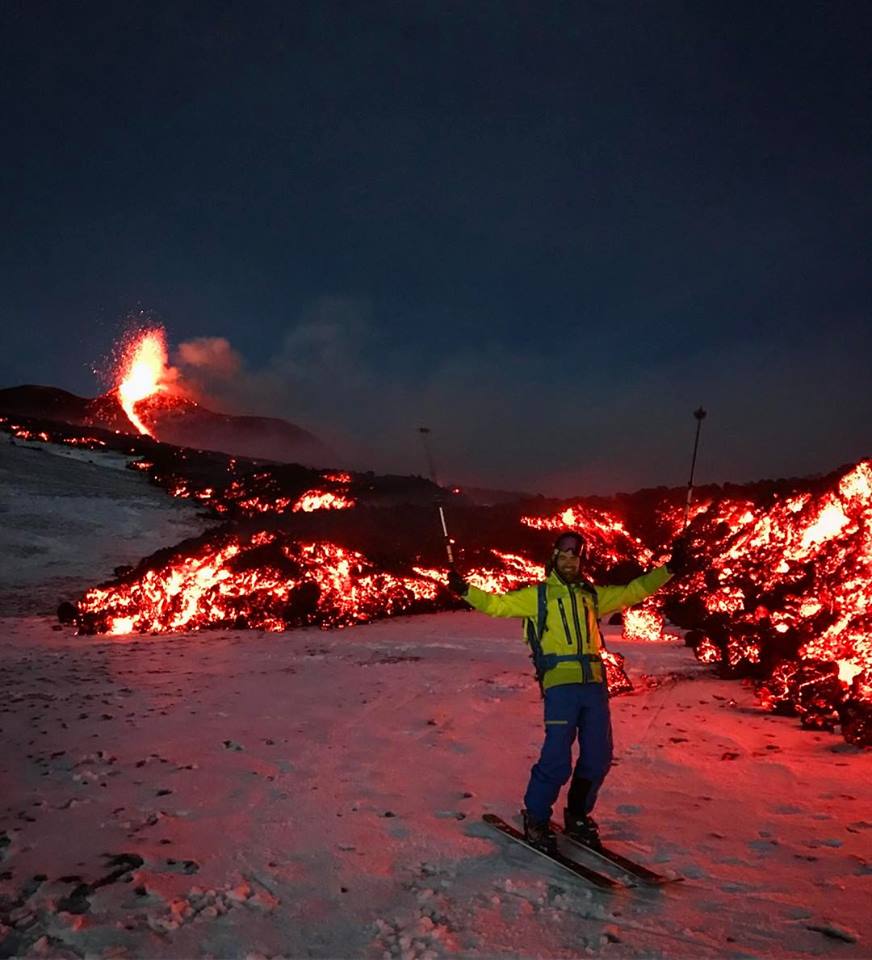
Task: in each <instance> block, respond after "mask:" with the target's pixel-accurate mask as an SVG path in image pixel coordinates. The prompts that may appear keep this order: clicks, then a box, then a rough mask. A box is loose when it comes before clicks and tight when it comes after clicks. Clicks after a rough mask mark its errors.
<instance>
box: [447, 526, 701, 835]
mask: <svg viewBox="0 0 872 960" xmlns="http://www.w3.org/2000/svg"><path fill="white" fill-rule="evenodd" d="M584 552H585V542H584V538H583V537H582V536H581V534H579V533H576V532H574V531H566V532H564V533H561V534H560V535H559V536H558V537H557V539H556V540H555V542H554V546H553V549H552V552H551V556H550V559H549V561H548V564H547V565H546V568H545V574H546V579H545V580H544V581H543V582H542V583H541V584H538V585H534V586H529V587H522V588H521V589H520V590H513V591H511V592H510V593H506V594H493V593H486V592H485V591H484V590H479V589H478V588H477V587H474V586H472V585H470V584H468V583H467V582H466V581H465V580H464V579H463V578H462V577H461V576H460V574H459V573H458V572H457V571H456V570H455V569H453V568H452V569H451V570H450V571H449V576H448V585H449V587H450V588H451V590H453V591H454V592H455V593H456V594H458V595H459V596H461V597H462V598H463V599H464V600H465V601H466V602H467V603H468V604H469V605H470V606H471V607H474V608H475V609H476V610H480V611H481V612H482V613H486V614H488V615H490V616H492V617H519V618H524V619H525V620H526V636H527V642H528V643H529V644H530V646H531V648H532V651H533V660H534V664H535V666H536V674H537V678H538V680H539V684H540V687H541V689H542V693H543V698H544V701H545V742H544V744H543V746H542V752H541V755H540V757H539V760H538V761H537V762H536V764H535V765H534V766H533V768H532V769H531V771H530V781H529V784H528V786H527V791H526V793H525V795H524V835H525V837H526V839H527V841H528V842H529V843H531V844H532V845H533V846H536V847H537V848H539V849H541V850H543V851H544V852H545V853H553V852H554V850H555V849H556V840H555V837H554V833H553V831H552V830H551V827H550V824H549V821H550V818H551V812H552V808H553V805H554V803H555V802H556V800H557V797H558V795H559V794H560V790H561V788H562V787H563V785H564V784H565V783H566V782H567V780H569V779H570V775H571V776H572V782H571V784H570V787H569V795H568V797H567V801H566V807H565V808H564V811H563V816H564V825H565V830H566V833H567V834H568V835H569V836H570V837H572V838H574V839H576V840H578V841H580V842H581V843H585V844H587V845H588V846H592V847H598V846H599V845H600V839H599V832H598V828H597V825H596V822H595V821H594V820H593V818H592V817H591V811H592V810H593V808H594V805H595V803H596V799H597V794H598V792H599V789H600V787H601V786H602V783H603V780H605V777H606V774H607V773H608V770H609V767H610V766H611V762H612V728H611V721H610V718H609V699H608V689H607V686H606V677H605V667H604V665H603V662H602V657H601V654H600V651H601V650H602V646H603V642H602V636H601V634H600V630H599V623H598V622H597V621H598V620H599V618H600V617H602V616H605V615H606V614H609V613H612V612H614V611H615V610H621V609H623V608H625V607H631V606H633V604H636V603H639V601H640V600H643V599H644V598H645V597H647V596H649V595H650V594H652V593H654V591H655V590H657V589H659V588H660V587H662V586H663V584H665V583H666V582H667V581H668V580H669V579H670V578H671V577H672V576H673V575H675V574H679V573H681V572H682V571H683V570H684V569H685V567H686V565H687V559H688V558H687V544H686V542H685V541H684V540H682V539H678V540H676V541H675V543H674V544H673V548H672V556H671V557H670V559H669V560H668V561H667V562H666V564H665V565H664V566H662V567H657V568H656V569H654V570H651V571H650V572H649V573H646V574H644V575H643V576H641V577H637V578H636V579H635V580H633V581H631V582H630V583H628V584H626V585H625V586H607V587H598V586H594V585H593V584H591V583H588V582H587V581H585V580H584V579H583V578H582V577H581V574H580V567H581V561H582V559H583V557H584ZM576 737H577V738H578V745H579V751H580V752H579V758H578V762H577V763H576V765H575V770H574V771H573V770H572V744H573V741H574V740H575V739H576Z"/></svg>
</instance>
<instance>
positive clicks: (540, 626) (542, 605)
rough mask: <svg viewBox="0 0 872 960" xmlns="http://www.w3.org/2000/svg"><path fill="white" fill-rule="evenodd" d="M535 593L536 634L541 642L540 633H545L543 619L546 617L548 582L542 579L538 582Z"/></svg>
mask: <svg viewBox="0 0 872 960" xmlns="http://www.w3.org/2000/svg"><path fill="white" fill-rule="evenodd" d="M537 594H538V604H537V615H536V635H537V637H538V638H539V643H541V642H542V634H543V633H545V621H546V620H547V619H548V584H547V583H546V582H545V581H544V580H543V581H542V583H540V584H539V587H538V590H537Z"/></svg>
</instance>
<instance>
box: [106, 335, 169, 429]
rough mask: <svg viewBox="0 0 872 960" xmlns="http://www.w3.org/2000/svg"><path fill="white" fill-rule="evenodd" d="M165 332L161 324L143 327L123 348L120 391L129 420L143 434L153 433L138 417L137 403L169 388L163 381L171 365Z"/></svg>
mask: <svg viewBox="0 0 872 960" xmlns="http://www.w3.org/2000/svg"><path fill="white" fill-rule="evenodd" d="M168 359H169V358H168V354H167V344H166V334H165V333H164V331H163V329H162V328H160V327H155V328H153V329H151V330H143V331H142V332H141V333H139V334H138V335H137V336H136V337H134V338H133V339H132V340H131V341H130V343H129V344H128V345H127V347H126V348H125V350H124V353H123V355H122V358H121V364H120V369H119V373H118V383H117V387H116V390H117V393H118V402H119V403H120V404H121V406H122V408H123V409H124V412H125V413H126V414H127V418H128V420H130V422H131V423H132V424H133V425H134V426H135V427H136V429H137V430H138V431H139V432H140V433H144V434H146V435H148V436H149V437H153V436H154V434H153V433H152V431H151V430H150V429H149V428H148V427H147V426H146V424H145V423H144V422H143V421H142V420H141V419H140V418H139V416H138V415H137V413H136V405H137V404H138V403H141V402H142V401H143V400H145V399H147V398H148V397H152V396H154V395H155V394H158V393H163V392H165V391H166V385H165V384H164V382H163V379H164V376H165V373H166V370H167V364H168Z"/></svg>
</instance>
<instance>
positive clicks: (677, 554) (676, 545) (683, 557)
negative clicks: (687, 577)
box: [666, 536, 690, 577]
mask: <svg viewBox="0 0 872 960" xmlns="http://www.w3.org/2000/svg"><path fill="white" fill-rule="evenodd" d="M689 564H690V544H689V543H688V542H687V537H684V536H681V537H678V538H677V539H676V540H674V541H673V542H672V555H671V556H670V557H669V559H668V560H667V561H666V569H667V570H668V571H669V572H670V573H671V574H672V575H673V576H676V577H680V576H681V575H682V574H683V573H685V572H686V571H687V568H688V565H689Z"/></svg>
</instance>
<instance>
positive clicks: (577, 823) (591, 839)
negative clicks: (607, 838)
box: [563, 807, 603, 850]
mask: <svg viewBox="0 0 872 960" xmlns="http://www.w3.org/2000/svg"><path fill="white" fill-rule="evenodd" d="M563 830H564V833H565V834H566V836H567V837H569V838H570V839H571V840H575V841H577V842H578V843H583V844H584V845H585V846H586V847H592V848H593V849H594V850H599V849H600V847H602V845H603V844H602V840H600V835H599V827H598V826H597V825H596V820H594V818H593V817H591V816H590V815H589V814H586V813H581V814H579V813H573V811H572V810H570V809H569V807H566V808H564V810H563Z"/></svg>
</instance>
